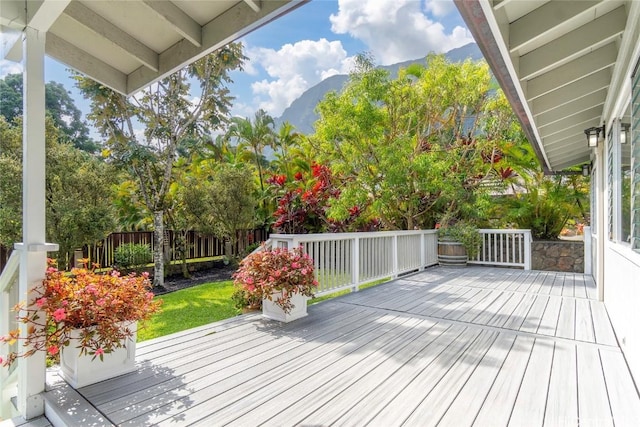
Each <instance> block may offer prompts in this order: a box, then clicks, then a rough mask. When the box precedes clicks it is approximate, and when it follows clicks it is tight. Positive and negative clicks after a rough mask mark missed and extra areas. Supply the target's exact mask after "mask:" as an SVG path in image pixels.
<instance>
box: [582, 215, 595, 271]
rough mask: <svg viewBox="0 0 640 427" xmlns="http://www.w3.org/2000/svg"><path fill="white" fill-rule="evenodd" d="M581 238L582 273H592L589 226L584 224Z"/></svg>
mask: <svg viewBox="0 0 640 427" xmlns="http://www.w3.org/2000/svg"><path fill="white" fill-rule="evenodd" d="M582 239H583V242H584V274H593V267H592V265H591V260H592V259H593V258H592V255H591V251H592V250H593V249H592V247H591V227H590V226H588V225H587V226H585V227H584V230H582Z"/></svg>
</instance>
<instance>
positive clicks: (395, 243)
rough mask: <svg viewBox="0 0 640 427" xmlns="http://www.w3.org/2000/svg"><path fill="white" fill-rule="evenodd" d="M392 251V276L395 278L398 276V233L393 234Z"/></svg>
mask: <svg viewBox="0 0 640 427" xmlns="http://www.w3.org/2000/svg"><path fill="white" fill-rule="evenodd" d="M391 245H392V246H391V253H392V256H393V267H392V271H391V277H393V278H394V279H395V278H396V277H398V235H397V234H394V235H393V243H392V244H391Z"/></svg>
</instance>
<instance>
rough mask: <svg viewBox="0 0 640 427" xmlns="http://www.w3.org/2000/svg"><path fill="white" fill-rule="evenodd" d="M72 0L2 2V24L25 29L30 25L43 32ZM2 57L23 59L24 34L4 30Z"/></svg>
mask: <svg viewBox="0 0 640 427" xmlns="http://www.w3.org/2000/svg"><path fill="white" fill-rule="evenodd" d="M70 1H71V0H37V1H36V0H32V1H28V2H25V1H24V0H22V1H12V0H9V1H6V0H2V3H1V4H0V25H2V26H3V27H6V28H9V29H13V30H19V31H23V30H24V28H25V27H27V26H29V27H31V28H34V29H36V30H38V31H41V32H47V31H49V28H51V26H52V25H53V23H54V22H55V21H56V19H58V17H59V16H60V15H61V14H62V12H63V11H64V9H65V8H66V7H67V5H68V4H69V2H70ZM0 37H1V39H2V40H1V42H0V44H1V45H2V46H1V48H2V58H6V59H8V60H10V61H15V62H19V61H21V60H22V36H21V35H20V36H18V37H16V36H15V33H13V31H7V32H6V33H5V31H4V29H3V31H2V35H1V36H0Z"/></svg>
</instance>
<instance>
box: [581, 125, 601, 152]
mask: <svg viewBox="0 0 640 427" xmlns="http://www.w3.org/2000/svg"><path fill="white" fill-rule="evenodd" d="M584 133H585V134H586V135H587V145H588V146H589V148H595V147H597V146H598V141H599V140H600V134H602V138H603V139H604V125H602V127H592V128H589V129H585V130H584Z"/></svg>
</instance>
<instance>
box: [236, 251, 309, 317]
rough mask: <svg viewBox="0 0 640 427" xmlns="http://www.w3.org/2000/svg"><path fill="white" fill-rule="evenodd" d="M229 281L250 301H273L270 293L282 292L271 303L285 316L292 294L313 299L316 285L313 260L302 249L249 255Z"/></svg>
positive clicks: (289, 309)
mask: <svg viewBox="0 0 640 427" xmlns="http://www.w3.org/2000/svg"><path fill="white" fill-rule="evenodd" d="M233 279H234V283H235V284H236V285H237V286H239V287H240V288H241V289H242V290H244V291H245V294H246V296H247V297H248V298H250V299H260V300H262V299H265V298H266V299H268V300H271V301H273V298H274V293H277V292H279V291H282V295H281V296H279V297H277V296H276V297H275V298H277V299H276V301H275V303H276V304H277V305H279V306H280V307H281V308H282V310H283V311H284V312H285V313H289V312H290V311H291V309H292V308H293V305H292V304H291V295H292V294H294V293H299V294H302V295H305V296H308V297H311V298H313V296H314V295H313V291H314V289H315V288H316V287H317V286H318V281H317V280H316V279H315V275H314V272H313V260H312V259H311V258H310V257H309V255H308V254H305V253H303V252H302V248H296V249H293V250H288V249H280V248H276V249H272V250H266V251H261V252H256V253H254V254H253V255H249V256H248V257H246V258H245V259H243V260H242V261H241V262H240V268H239V269H238V271H236V272H235V273H234V275H233ZM276 295H277V294H276Z"/></svg>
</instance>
